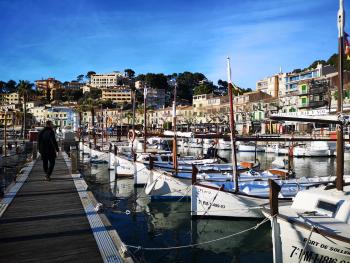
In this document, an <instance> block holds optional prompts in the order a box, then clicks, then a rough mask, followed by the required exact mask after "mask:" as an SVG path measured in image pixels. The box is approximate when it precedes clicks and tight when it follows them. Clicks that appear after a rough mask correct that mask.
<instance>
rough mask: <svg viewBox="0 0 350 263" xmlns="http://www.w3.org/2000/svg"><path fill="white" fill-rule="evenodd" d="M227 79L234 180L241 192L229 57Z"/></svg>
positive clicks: (236, 187) (236, 188) (228, 59)
mask: <svg viewBox="0 0 350 263" xmlns="http://www.w3.org/2000/svg"><path fill="white" fill-rule="evenodd" d="M227 79H228V94H229V99H230V130H231V148H232V152H231V154H232V158H231V159H232V179H233V181H234V185H235V192H236V193H237V192H238V191H239V187H238V171H237V158H236V157H237V155H236V128H235V118H234V112H233V94H232V88H233V86H232V81H231V65H230V58H229V57H227Z"/></svg>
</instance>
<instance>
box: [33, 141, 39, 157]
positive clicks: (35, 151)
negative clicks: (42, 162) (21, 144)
mask: <svg viewBox="0 0 350 263" xmlns="http://www.w3.org/2000/svg"><path fill="white" fill-rule="evenodd" d="M37 157H38V144H37V142H33V160H35V159H36V158H37Z"/></svg>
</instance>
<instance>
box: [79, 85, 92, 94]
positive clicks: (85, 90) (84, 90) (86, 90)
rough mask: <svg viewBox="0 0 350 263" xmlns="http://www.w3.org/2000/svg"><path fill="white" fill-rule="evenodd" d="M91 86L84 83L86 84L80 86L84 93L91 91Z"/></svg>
mask: <svg viewBox="0 0 350 263" xmlns="http://www.w3.org/2000/svg"><path fill="white" fill-rule="evenodd" d="M91 88H92V87H91V86H89V85H84V86H81V87H80V89H82V90H83V94H84V93H85V92H90V91H91Z"/></svg>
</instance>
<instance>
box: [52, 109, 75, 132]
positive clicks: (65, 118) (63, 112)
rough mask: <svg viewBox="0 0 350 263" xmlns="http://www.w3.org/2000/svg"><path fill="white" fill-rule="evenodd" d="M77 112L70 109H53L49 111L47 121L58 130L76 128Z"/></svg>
mask: <svg viewBox="0 0 350 263" xmlns="http://www.w3.org/2000/svg"><path fill="white" fill-rule="evenodd" d="M74 115H75V111H74V109H72V108H70V107H52V108H49V109H47V113H46V119H47V120H51V121H52V122H53V124H54V125H55V126H56V127H58V128H63V127H65V126H70V127H74V122H75V116H74Z"/></svg>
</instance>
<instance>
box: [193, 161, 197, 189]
mask: <svg viewBox="0 0 350 263" xmlns="http://www.w3.org/2000/svg"><path fill="white" fill-rule="evenodd" d="M197 174H198V169H197V167H196V166H195V165H194V164H192V185H194V184H195V183H196V181H197Z"/></svg>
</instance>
